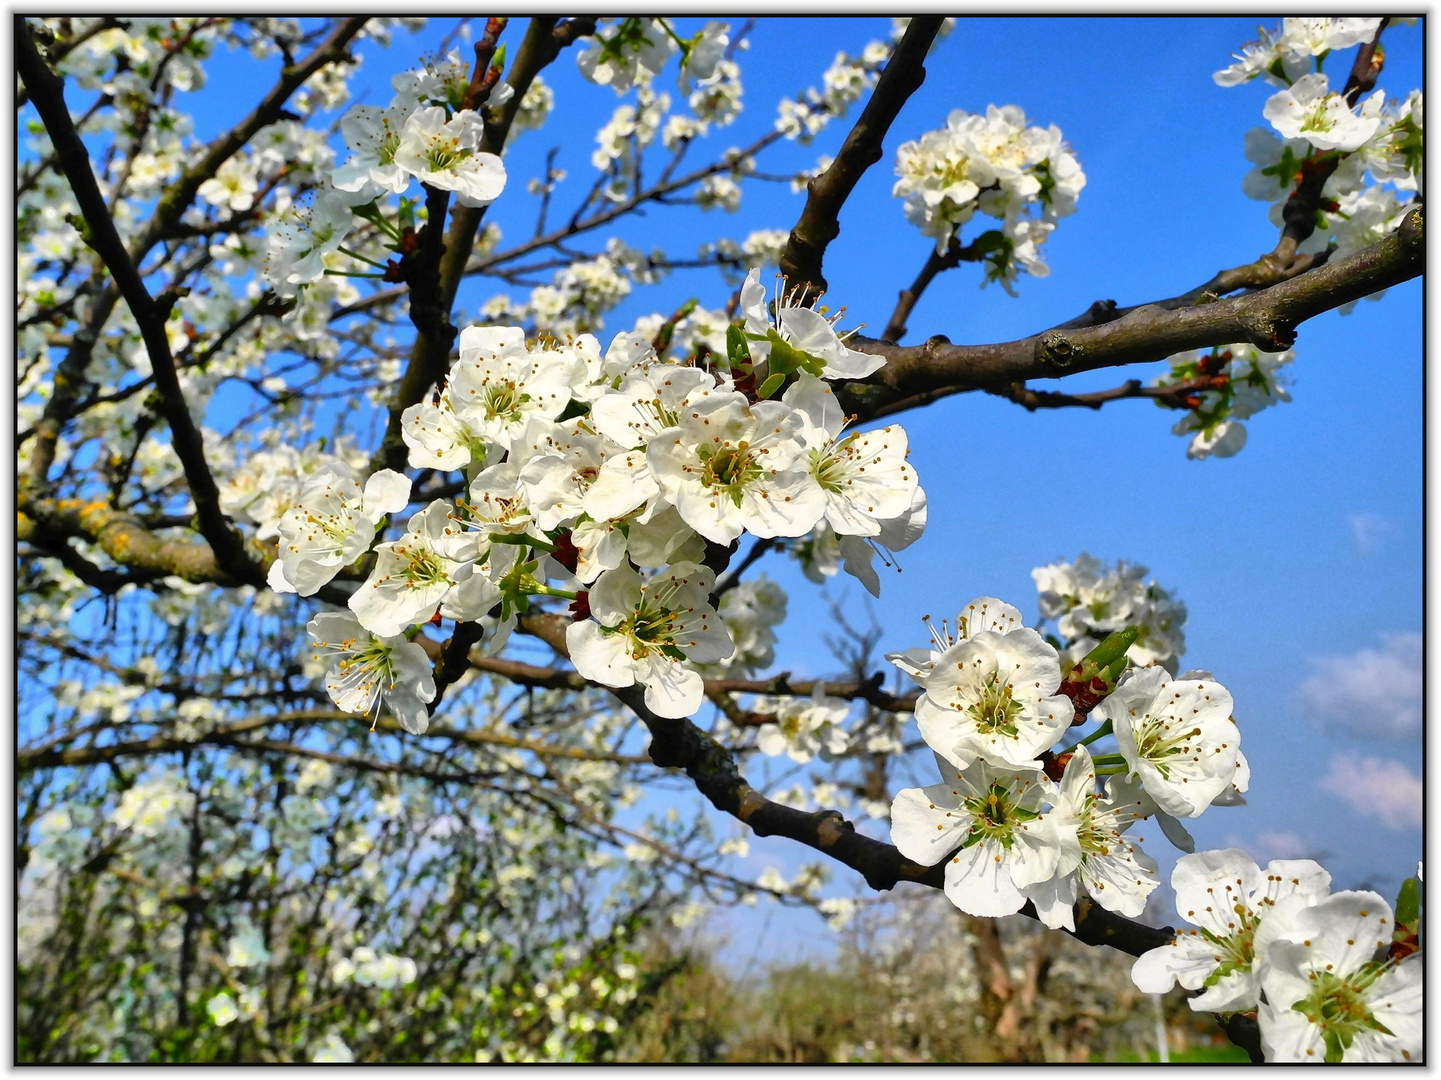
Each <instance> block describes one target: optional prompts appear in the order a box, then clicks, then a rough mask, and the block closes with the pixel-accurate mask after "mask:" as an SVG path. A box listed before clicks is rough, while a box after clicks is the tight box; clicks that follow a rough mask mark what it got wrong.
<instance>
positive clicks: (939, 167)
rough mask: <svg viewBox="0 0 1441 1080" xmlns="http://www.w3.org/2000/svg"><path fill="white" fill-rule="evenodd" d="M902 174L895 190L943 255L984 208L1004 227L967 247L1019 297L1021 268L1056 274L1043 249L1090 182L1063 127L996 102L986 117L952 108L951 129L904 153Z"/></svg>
mask: <svg viewBox="0 0 1441 1080" xmlns="http://www.w3.org/2000/svg"><path fill="white" fill-rule="evenodd" d="M896 175H897V176H898V177H899V178H900V179H898V180H897V181H896V182H895V186H894V187H893V188H892V189H891V193H892V194H893V195H895V196H897V197H899V198H903V199H905V214H906V220H907V221H909V222H911V224H913V225H916V226H917V227H919V228H920V230H921V232H922V233H923V234H925V235H926V236H930V237H933V238H934V239H935V242H936V254H937V255H944V254H946V252H947V250H948V249H950V248H951V247H952V242H953V241H958V234H959V231H960V228H961V226H963V225H965V224H966V223H967V222H969V221H970V220H971V219H972V218H973V217H974V216H975V214H976V212H977V211H979V212H980V213H982V214H985V215H987V216H988V217H992V218H995V219H996V220H998V221H999V222H1001V228H1000V229H999V230H995V229H991V230H987V231H986V232H983V233H981V234H980V235H979V236H977V237H976V238H975V239H974V240H972V241H971V243H970V244H969V245H968V246H967V247H966V248H964V249H960V250H963V251H965V252H966V253H969V254H972V255H973V256H974V257H976V258H979V259H981V260H983V261H984V262H985V264H986V276H985V278H984V279H983V281H982V284H985V283H986V282H987V281H998V282H1000V284H1001V286H1002V287H1003V288H1004V289H1006V291H1007V292H1012V293H1014V287H1013V283H1014V281H1015V279H1016V277H1017V275H1018V273H1019V272H1020V271H1021V270H1024V271H1025V272H1026V273H1028V274H1031V275H1033V276H1036V277H1044V276H1045V275H1046V274H1048V273H1050V269H1049V267H1047V265H1046V263H1045V261H1044V260H1043V259H1042V258H1041V254H1040V248H1041V245H1042V244H1043V243H1044V242H1045V240H1046V238H1047V237H1048V236H1049V235H1050V234H1051V232H1052V230H1054V229H1055V227H1056V221H1057V220H1058V219H1059V218H1062V217H1065V216H1066V215H1068V214H1071V213H1074V212H1075V209H1076V198H1077V196H1078V195H1079V194H1080V191H1081V188H1083V187H1084V186H1085V184H1086V174H1085V173H1084V172H1082V171H1081V166H1080V163H1079V162H1077V160H1076V158H1075V156H1074V155H1073V154H1072V153H1071V150H1070V146H1069V145H1068V144H1067V143H1066V142H1064V141H1063V140H1062V138H1061V130H1060V128H1058V127H1056V125H1054V124H1052V125H1050V126H1049V127H1045V128H1041V127H1028V126H1027V124H1026V115H1025V113H1024V112H1023V111H1022V110H1021V108H1020V107H1019V106H1016V105H1006V106H1004V107H1000V108H998V107H997V106H995V105H990V106H988V107H987V108H986V112H985V114H984V115H981V114H973V113H968V112H966V111H965V110H964V109H955V110H953V111H952V112H951V114H950V116H949V117H948V118H947V120H946V126H945V127H943V128H941V129H939V130H937V131H928V132H926V133H925V134H923V135H922V136H921V137H920V138H919V139H915V140H912V141H910V142H906V143H902V144H901V146H900V147H898V148H897V150H896ZM957 246H959V245H958V244H957Z"/></svg>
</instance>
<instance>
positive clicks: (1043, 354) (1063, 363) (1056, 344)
mask: <svg viewBox="0 0 1441 1080" xmlns="http://www.w3.org/2000/svg"><path fill="white" fill-rule="evenodd" d="M1085 354H1086V350H1085V346H1083V345H1081V344H1080V343H1078V342H1076V341H1073V340H1072V339H1071V338H1069V337H1067V336H1066V335H1065V334H1062V333H1060V332H1059V331H1055V330H1052V331H1051V332H1050V333H1048V334H1043V335H1042V336H1041V340H1040V341H1039V342H1038V343H1037V345H1036V358H1037V359H1038V360H1040V362H1041V363H1043V364H1046V365H1048V366H1050V367H1055V368H1060V369H1061V370H1063V371H1064V370H1065V369H1066V368H1068V367H1070V366H1071V365H1072V364H1074V363H1075V362H1076V361H1078V360H1080V359H1081V358H1082V357H1083V356H1085Z"/></svg>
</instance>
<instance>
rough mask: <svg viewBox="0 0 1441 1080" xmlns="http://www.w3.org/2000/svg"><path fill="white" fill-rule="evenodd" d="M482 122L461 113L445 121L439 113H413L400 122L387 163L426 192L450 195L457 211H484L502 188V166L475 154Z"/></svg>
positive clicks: (436, 110) (438, 109)
mask: <svg viewBox="0 0 1441 1080" xmlns="http://www.w3.org/2000/svg"><path fill="white" fill-rule="evenodd" d="M484 134H485V123H484V121H482V120H481V118H480V114H479V113H477V112H475V111H474V110H472V109H463V110H461V111H460V112H458V113H456V114H455V115H454V116H452V117H451V118H450V119H449V120H447V119H446V114H445V109H443V108H442V107H440V106H439V105H431V106H428V107H426V108H423V109H416V110H415V111H414V112H413V113H411V114H410V115H409V116H408V117H406V120H405V126H404V127H403V128H402V129H401V132H400V142H399V144H398V145H397V146H396V148H395V152H394V155H393V161H394V163H395V164H396V165H398V166H399V167H400V168H402V169H404V170H405V171H406V172H408V173H409V174H410V175H411V176H414V177H415V178H416V179H417V180H419V181H421V182H422V183H425V184H429V185H430V186H431V187H435V188H441V189H443V190H445V191H450V192H454V194H455V201H456V202H458V203H460V205H461V206H488V205H489V204H490V203H492V202H494V201H495V200H496V199H497V198H499V197H500V193H501V191H503V190H504V188H505V166H504V165H503V164H502V163H501V160H500V158H498V157H496V156H495V155H494V154H488V153H485V152H484V151H482V150H481V149H480V140H481V137H482V136H483V135H484Z"/></svg>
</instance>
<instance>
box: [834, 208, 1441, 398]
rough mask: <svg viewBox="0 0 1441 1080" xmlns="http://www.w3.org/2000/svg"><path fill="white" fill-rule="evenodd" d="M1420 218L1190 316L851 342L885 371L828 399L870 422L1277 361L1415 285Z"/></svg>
mask: <svg viewBox="0 0 1441 1080" xmlns="http://www.w3.org/2000/svg"><path fill="white" fill-rule="evenodd" d="M1422 213H1423V211H1422V209H1421V208H1420V207H1417V208H1415V209H1413V210H1412V211H1410V212H1409V213H1408V214H1407V215H1406V216H1405V217H1404V218H1403V219H1402V221H1401V225H1400V227H1399V228H1398V229H1396V231H1395V232H1393V233H1391V234H1390V235H1389V236H1387V237H1385V238H1384V239H1382V240H1381V241H1379V242H1377V243H1375V244H1373V245H1372V246H1371V247H1369V248H1366V249H1365V250H1363V251H1358V252H1355V253H1354V254H1351V255H1348V256H1346V257H1345V258H1343V259H1332V260H1330V261H1328V262H1327V263H1326V264H1325V265H1324V266H1319V267H1317V268H1316V269H1314V270H1309V271H1307V272H1306V273H1304V274H1301V275H1299V276H1297V277H1294V278H1290V279H1288V280H1286V281H1283V282H1280V283H1279V284H1276V285H1273V286H1271V287H1270V288H1268V289H1263V290H1260V291H1258V292H1254V293H1248V294H1245V295H1242V296H1238V297H1233V298H1230V299H1226V300H1218V301H1215V302H1214V303H1209V304H1202V305H1199V306H1196V307H1190V308H1184V309H1178V310H1167V309H1165V308H1162V307H1159V306H1153V305H1146V306H1143V307H1139V308H1134V309H1132V310H1131V311H1130V312H1129V313H1128V314H1127V315H1125V316H1124V317H1123V318H1120V319H1116V320H1115V321H1113V322H1108V323H1105V324H1103V325H1100V326H1090V327H1084V328H1081V329H1077V330H1047V331H1045V332H1044V333H1041V334H1036V335H1033V336H1032V337H1028V338H1021V339H1019V340H1017V341H1008V342H1003V343H999V344H995V345H952V344H951V343H950V342H948V341H947V340H946V339H945V338H939V337H938V338H931V339H930V340H929V341H927V342H925V343H924V344H923V345H912V346H900V345H888V344H885V343H883V342H879V341H873V340H869V339H863V338H859V337H853V338H851V339H849V340H848V341H847V344H848V345H849V346H850V347H851V348H853V349H858V350H860V351H861V352H868V353H873V354H876V355H880V356H884V357H885V358H886V360H887V363H886V366H885V367H883V368H881V370H880V371H878V372H877V373H876V374H875V375H872V376H871V377H870V378H869V379H866V380H864V381H856V382H848V383H838V384H836V395H837V398H838V400H839V401H840V403H841V406H842V408H844V409H845V410H846V411H847V412H852V413H855V414H857V416H858V417H859V418H860V419H861V420H870V419H874V418H876V417H880V416H888V415H891V414H893V413H896V412H900V411H902V410H904V409H908V408H913V407H915V406H916V405H919V404H923V403H924V402H926V401H930V400H934V399H935V398H937V397H941V396H944V395H945V394H950V393H956V392H958V391H961V390H971V389H981V388H985V387H991V386H1004V385H1007V384H1010V383H1016V382H1024V381H1026V380H1028V379H1046V378H1051V379H1053V378H1058V377H1061V376H1064V375H1070V374H1075V373H1077V372H1081V371H1093V370H1096V369H1098V368H1107V367H1120V366H1122V365H1125V364H1140V363H1148V362H1151V361H1155V360H1162V359H1165V358H1166V357H1168V356H1173V355H1175V354H1176V353H1179V352H1185V351H1187V350H1188V349H1204V348H1210V347H1212V346H1216V345H1227V344H1231V343H1234V342H1247V343H1250V344H1252V345H1255V346H1256V347H1258V348H1260V349H1262V350H1264V351H1266V352H1279V351H1280V350H1282V349H1287V348H1290V347H1291V345H1292V344H1293V343H1294V342H1295V340H1296V327H1297V326H1299V325H1300V324H1301V323H1303V322H1305V321H1306V320H1307V319H1309V318H1312V317H1313V316H1316V315H1319V314H1321V313H1322V312H1324V311H1330V310H1332V309H1333V308H1337V307H1340V306H1341V305H1342V304H1346V303H1350V302H1351V301H1353V300H1359V299H1361V298H1362V297H1364V296H1369V295H1370V294H1371V293H1374V292H1377V291H1379V290H1381V289H1386V288H1390V287H1391V286H1393V285H1398V284H1400V283H1401V282H1403V281H1408V280H1410V279H1411V278H1413V277H1417V276H1418V275H1420V273H1421V271H1422V268H1423V265H1424V257H1425V243H1424V228H1423V224H1424V223H1423V218H1422Z"/></svg>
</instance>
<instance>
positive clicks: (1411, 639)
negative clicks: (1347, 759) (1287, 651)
mask: <svg viewBox="0 0 1441 1080" xmlns="http://www.w3.org/2000/svg"><path fill="white" fill-rule="evenodd" d="M1382 642H1383V645H1382V647H1381V649H1380V650H1376V649H1361V650H1360V651H1359V652H1354V653H1351V654H1350V655H1348V656H1322V657H1317V658H1316V659H1314V660H1313V661H1312V663H1314V664H1315V666H1316V673H1315V674H1314V675H1312V676H1311V677H1310V678H1309V679H1307V680H1306V681H1305V682H1304V683H1302V684H1301V690H1300V694H1301V700H1302V702H1303V703H1304V704H1305V706H1306V707H1307V708H1308V709H1310V710H1311V712H1312V713H1313V714H1315V715H1316V716H1318V717H1319V718H1321V719H1322V720H1323V721H1324V722H1325V723H1326V725H1327V726H1328V727H1331V728H1333V729H1336V730H1340V731H1345V732H1348V733H1350V734H1353V735H1363V736H1367V737H1369V738H1382V739H1405V738H1410V737H1412V736H1415V735H1419V734H1420V732H1421V635H1420V634H1383V635H1382Z"/></svg>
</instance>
